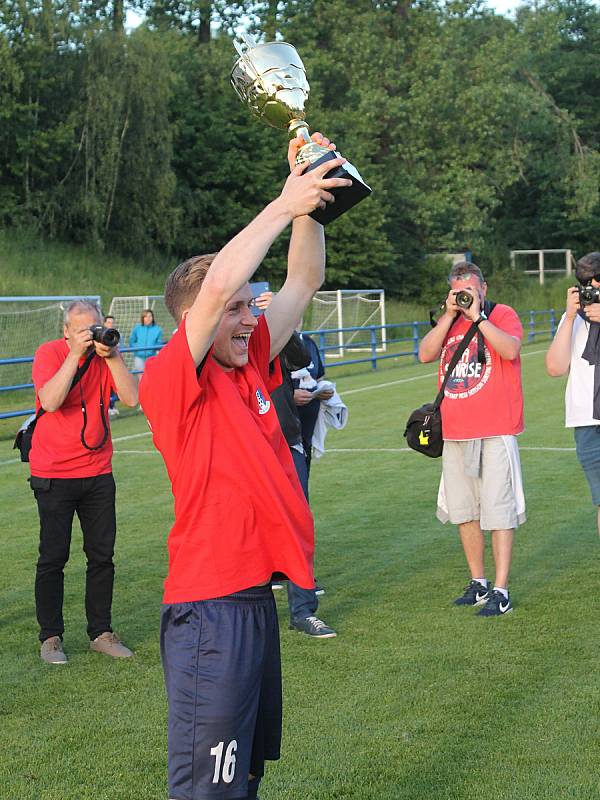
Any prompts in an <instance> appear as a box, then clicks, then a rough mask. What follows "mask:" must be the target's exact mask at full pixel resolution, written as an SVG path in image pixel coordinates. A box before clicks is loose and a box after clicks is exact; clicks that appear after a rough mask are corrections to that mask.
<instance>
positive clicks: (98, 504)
mask: <svg viewBox="0 0 600 800" xmlns="http://www.w3.org/2000/svg"><path fill="white" fill-rule="evenodd" d="M101 320H102V317H101V314H100V309H99V308H98V306H97V305H96V304H95V303H91V302H89V301H87V300H76V301H75V302H73V303H71V304H70V305H69V306H68V308H67V309H66V311H65V319H64V338H63V339H56V340H54V341H51V342H45V343H44V344H42V345H41V346H40V347H39V348H38V349H37V351H36V353H35V357H34V360H33V383H34V386H35V391H36V410H37V411H38V412H39V410H40V408H43V409H44V412H45V413H44V414H43V415H42V416H40V417H39V419H38V421H37V425H36V428H35V431H34V433H33V439H32V445H31V452H30V454H29V466H30V468H31V477H30V479H29V482H30V484H31V488H32V490H33V492H34V495H35V499H36V501H37V504H38V511H39V515H40V548H39V559H38V563H37V571H36V578H35V602H36V613H37V619H38V622H39V625H40V637H39V638H40V641H41V643H42V646H41V657H42V659H43V660H44V661H46V662H47V663H49V664H65V663H67V657H66V655H65V653H64V651H63V646H62V636H63V633H64V621H63V615H62V605H63V587H64V567H65V564H66V563H67V561H68V559H69V549H70V545H71V529H72V525H73V516H74V514H75V513H76V514H77V516H78V517H79V522H80V523H81V529H82V532H83V548H84V550H85V554H86V557H87V572H86V587H85V610H86V616H87V632H88V635H89V637H90V640H91V644H90V648H91V649H92V650H95V651H97V652H100V653H106V654H107V655H110V656H120V657H127V656H131V655H132V653H131V651H130V650H128V649H127V648H126V647H125V646H124V645H123V644H122V643H121V641H120V640H119V638H118V636H117V635H116V634H115V633H113V631H112V627H111V605H112V593H113V581H114V571H115V568H114V564H113V553H114V544H115V536H116V519H115V482H114V480H113V476H112V466H111V457H112V442H111V438H110V428H109V424H108V422H107V417H108V408H109V404H110V394H111V391H114V392H116V393H117V394H118V395H119V397H120V399H121V401H122V402H123V403H125V405H128V406H135V405H136V404H137V402H138V396H137V395H138V392H137V381H136V379H135V378H134V377H133V375H131V374H130V373H129V370H128V369H127V367H126V365H125V362H124V361H123V358H122V357H121V355H120V353H119V351H118V348H117V347H109V346H107V345H106V344H102V343H101V342H99V341H94V339H93V336H92V331H91V327H92V326H95V325H99V326H101V324H102V323H101ZM88 357H90V358H89V364H88V365H87V367H86V370H85V372H84V373H83V375H82V377H81V379H80V380H79V381H78V382H77V384H76V385H74V386H73V385H72V384H73V379H74V378H75V376H76V374H77V372H78V368H80V367H82V366H83V365H84V364H85V362H86V360H87V359H88Z"/></svg>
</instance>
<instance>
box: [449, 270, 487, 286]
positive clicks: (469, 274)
mask: <svg viewBox="0 0 600 800" xmlns="http://www.w3.org/2000/svg"><path fill="white" fill-rule="evenodd" d="M471 278H477V279H478V280H481V278H480V277H479V275H477V273H476V272H461V273H460V275H450V277H449V278H448V283H450V282H451V281H470V280H471Z"/></svg>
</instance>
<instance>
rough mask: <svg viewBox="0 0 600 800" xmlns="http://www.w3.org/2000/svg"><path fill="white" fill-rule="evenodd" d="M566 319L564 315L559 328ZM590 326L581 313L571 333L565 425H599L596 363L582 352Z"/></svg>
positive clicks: (569, 426) (571, 426) (575, 426)
mask: <svg viewBox="0 0 600 800" xmlns="http://www.w3.org/2000/svg"><path fill="white" fill-rule="evenodd" d="M564 321H565V314H563V315H562V318H561V320H560V324H559V326H558V327H559V328H560V326H561V325H562V324H563V322H564ZM589 329H590V326H589V323H586V321H585V320H583V319H582V318H581V317H580V316H579V314H578V315H577V316H576V317H575V319H574V321H573V333H572V334H571V365H570V368H569V378H568V380H567V388H566V391H565V417H566V419H565V426H566V427H567V428H579V427H581V426H583V425H599V424H600V420H597V419H594V417H593V416H592V414H593V405H594V369H595V368H594V365H593V364H589V363H588V362H587V361H585V360H584V359H583V358H582V357H581V354H582V353H583V351H584V349H585V345H586V343H587V338H588V332H589Z"/></svg>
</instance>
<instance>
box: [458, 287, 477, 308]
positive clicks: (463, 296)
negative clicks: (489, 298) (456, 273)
mask: <svg viewBox="0 0 600 800" xmlns="http://www.w3.org/2000/svg"><path fill="white" fill-rule="evenodd" d="M454 297H455V298H456V305H457V306H460V307H461V308H471V306H472V305H473V295H472V294H471V293H470V292H465V291H464V289H463V290H461V291H460V292H454Z"/></svg>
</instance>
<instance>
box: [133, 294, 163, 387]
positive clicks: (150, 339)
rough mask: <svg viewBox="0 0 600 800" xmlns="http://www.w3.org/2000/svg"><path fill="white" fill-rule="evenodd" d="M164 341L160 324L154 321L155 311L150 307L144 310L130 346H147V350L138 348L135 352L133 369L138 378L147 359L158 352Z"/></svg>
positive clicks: (134, 329) (134, 330)
mask: <svg viewBox="0 0 600 800" xmlns="http://www.w3.org/2000/svg"><path fill="white" fill-rule="evenodd" d="M162 343H163V332H162V328H161V327H160V325H157V324H156V322H155V321H154V312H153V311H152V309H150V308H145V309H144V310H143V311H142V315H141V317H140V322H139V324H138V325H135V327H134V328H133V330H132V331H131V335H130V337H129V346H130V347H147V348H148V349H147V350H136V351H135V352H134V354H133V356H134V357H133V369H134V370H135V371H136V372H137V376H138V380H140V379H141V377H142V373H143V372H144V368H145V366H146V359H148V358H150V357H151V356H155V355H156V354H157V353H158V346H160V345H162Z"/></svg>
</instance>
